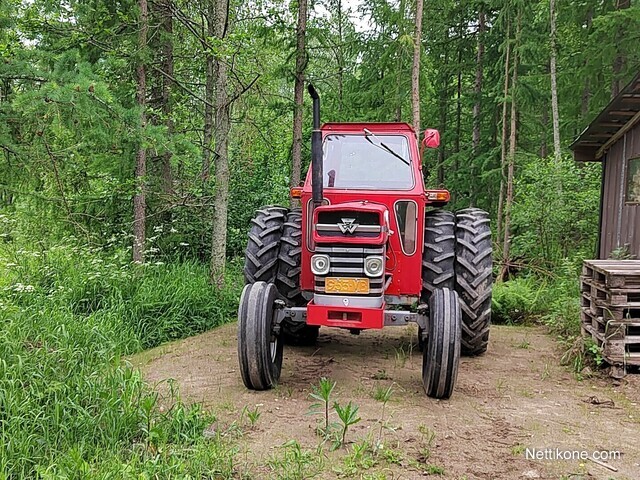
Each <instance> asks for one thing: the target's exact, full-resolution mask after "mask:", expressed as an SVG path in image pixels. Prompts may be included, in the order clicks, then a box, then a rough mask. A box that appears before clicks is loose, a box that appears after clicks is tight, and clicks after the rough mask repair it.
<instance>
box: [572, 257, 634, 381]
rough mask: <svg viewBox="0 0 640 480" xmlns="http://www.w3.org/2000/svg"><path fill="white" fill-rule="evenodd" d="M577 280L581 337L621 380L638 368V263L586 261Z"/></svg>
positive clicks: (632, 261)
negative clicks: (629, 369)
mask: <svg viewBox="0 0 640 480" xmlns="http://www.w3.org/2000/svg"><path fill="white" fill-rule="evenodd" d="M580 280H581V281H580V283H581V292H582V314H581V321H582V334H583V335H584V336H586V337H590V338H592V339H593V341H594V342H595V344H596V345H597V346H599V347H601V348H602V354H603V357H604V359H605V361H606V362H607V363H608V364H609V365H611V367H612V368H611V374H612V375H613V376H617V377H619V376H623V375H624V374H625V373H626V370H627V366H628V365H636V366H640V260H585V262H584V266H583V267H582V277H581V278H580Z"/></svg>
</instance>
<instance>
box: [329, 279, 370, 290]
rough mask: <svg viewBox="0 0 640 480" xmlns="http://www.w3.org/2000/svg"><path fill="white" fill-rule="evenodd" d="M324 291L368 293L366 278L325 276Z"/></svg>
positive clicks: (367, 280)
mask: <svg viewBox="0 0 640 480" xmlns="http://www.w3.org/2000/svg"><path fill="white" fill-rule="evenodd" d="M324 291H325V293H369V279H368V278H345V277H327V279H326V280H325V283H324Z"/></svg>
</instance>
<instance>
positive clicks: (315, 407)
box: [310, 377, 336, 437]
mask: <svg viewBox="0 0 640 480" xmlns="http://www.w3.org/2000/svg"><path fill="white" fill-rule="evenodd" d="M335 388H336V382H331V380H328V379H326V378H325V377H322V378H321V379H320V384H319V385H317V386H314V387H313V392H312V393H311V395H310V397H311V398H313V399H314V400H316V402H315V403H313V404H311V407H310V413H312V414H322V415H323V416H324V425H323V427H322V428H321V432H322V434H323V435H324V436H325V437H327V436H328V435H329V427H330V424H329V405H331V394H332V393H333V390H334V389H335Z"/></svg>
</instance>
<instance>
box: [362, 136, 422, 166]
mask: <svg viewBox="0 0 640 480" xmlns="http://www.w3.org/2000/svg"><path fill="white" fill-rule="evenodd" d="M369 136H372V137H373V138H375V139H376V140H378V142H380V144H379V145H376V144H375V143H373V142H372V141H371V139H370V138H369ZM364 138H365V139H366V140H367V142H369V143H370V144H371V145H373V146H375V147H378V148H382V149H383V150H384V151H386V152H388V153H390V154H391V155H393V156H394V157H396V158H399V159H400V160H402V162H403V163H404V164H405V165H409V166H411V163H410V162H408V161H407V160H406V159H404V158H403V157H402V156H400V155H398V154H397V153H396V152H394V151H393V150H392V149H391V148H390V147H389V146H387V145H386V144H384V143H383V142H382V141H381V140H380V139H379V138H378V137H377V136H376V135H375V134H374V133H373V132H372V131H371V130H369V129H367V128H365V129H364Z"/></svg>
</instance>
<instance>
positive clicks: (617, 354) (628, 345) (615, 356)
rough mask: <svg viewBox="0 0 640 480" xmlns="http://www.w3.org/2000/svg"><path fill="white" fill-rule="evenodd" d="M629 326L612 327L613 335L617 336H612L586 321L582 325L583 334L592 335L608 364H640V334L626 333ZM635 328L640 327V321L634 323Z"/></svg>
mask: <svg viewBox="0 0 640 480" xmlns="http://www.w3.org/2000/svg"><path fill="white" fill-rule="evenodd" d="M627 327H628V326H627ZM627 327H622V326H620V325H615V326H613V327H610V328H613V330H614V333H612V334H611V335H614V336H615V337H617V338H612V336H609V334H603V333H601V332H598V331H596V329H595V328H594V327H593V326H591V325H589V324H586V323H585V324H583V325H582V334H583V336H586V337H591V338H592V339H593V342H594V343H595V344H596V345H597V346H598V347H600V348H601V349H602V356H603V358H604V359H605V361H606V362H607V363H608V364H610V365H617V366H620V365H622V366H624V365H635V366H640V334H638V335H628V334H626V333H624V332H625V330H626V328H627ZM634 328H638V329H640V323H638V324H636V325H634Z"/></svg>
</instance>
